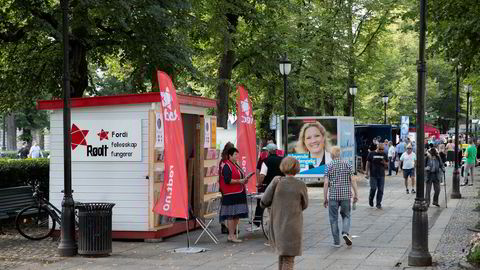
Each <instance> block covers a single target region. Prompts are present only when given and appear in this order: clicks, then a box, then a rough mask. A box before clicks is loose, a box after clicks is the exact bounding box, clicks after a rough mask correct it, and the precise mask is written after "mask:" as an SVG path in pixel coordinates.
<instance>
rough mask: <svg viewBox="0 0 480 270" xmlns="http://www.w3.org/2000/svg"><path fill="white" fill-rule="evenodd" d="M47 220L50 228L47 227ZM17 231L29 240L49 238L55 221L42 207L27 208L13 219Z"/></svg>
mask: <svg viewBox="0 0 480 270" xmlns="http://www.w3.org/2000/svg"><path fill="white" fill-rule="evenodd" d="M49 220H51V221H52V227H49V224H48V223H49ZM15 226H16V228H17V231H18V232H19V233H20V234H21V235H22V236H23V237H25V238H27V239H30V240H42V239H45V238H47V237H49V236H50V235H51V234H52V233H53V231H54V230H55V220H54V219H53V216H52V214H51V213H50V211H49V210H48V209H47V208H46V207H44V206H36V205H35V206H29V207H27V208H24V209H23V210H22V211H20V213H18V215H17V218H16V219H15Z"/></svg>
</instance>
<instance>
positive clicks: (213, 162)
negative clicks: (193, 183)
mask: <svg viewBox="0 0 480 270" xmlns="http://www.w3.org/2000/svg"><path fill="white" fill-rule="evenodd" d="M217 165H218V160H217V159H205V160H204V161H203V167H206V168H207V167H211V166H217Z"/></svg>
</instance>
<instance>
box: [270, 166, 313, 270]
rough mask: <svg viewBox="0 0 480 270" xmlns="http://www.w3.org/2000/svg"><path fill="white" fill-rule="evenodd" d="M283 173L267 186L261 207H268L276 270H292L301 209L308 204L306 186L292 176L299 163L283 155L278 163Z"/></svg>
mask: <svg viewBox="0 0 480 270" xmlns="http://www.w3.org/2000/svg"><path fill="white" fill-rule="evenodd" d="M280 170H281V171H282V172H283V173H284V174H285V176H284V177H283V176H282V177H281V176H277V177H275V178H274V179H273V181H272V182H271V183H270V185H268V188H267V190H266V191H265V193H264V195H263V197H262V201H261V206H262V207H263V208H266V207H270V224H269V236H268V238H269V240H270V244H271V245H272V247H274V248H275V250H276V252H277V254H278V256H279V258H278V269H279V270H290V269H293V264H294V259H295V256H300V255H302V242H303V241H302V240H303V213H302V212H303V210H305V209H306V208H307V206H308V194H307V186H306V185H305V183H303V182H302V181H300V180H298V179H296V178H295V177H294V175H296V174H297V173H298V172H299V171H300V163H299V162H298V160H296V159H295V158H293V157H286V158H284V159H283V160H282V163H280Z"/></svg>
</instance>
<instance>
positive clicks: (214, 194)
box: [203, 192, 222, 202]
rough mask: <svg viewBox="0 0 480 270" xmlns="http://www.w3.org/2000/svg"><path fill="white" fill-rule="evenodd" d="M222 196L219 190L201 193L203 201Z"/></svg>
mask: <svg viewBox="0 0 480 270" xmlns="http://www.w3.org/2000/svg"><path fill="white" fill-rule="evenodd" d="M220 197H222V193H220V192H211V193H207V194H204V195H203V201H204V202H207V201H210V200H213V199H216V198H220Z"/></svg>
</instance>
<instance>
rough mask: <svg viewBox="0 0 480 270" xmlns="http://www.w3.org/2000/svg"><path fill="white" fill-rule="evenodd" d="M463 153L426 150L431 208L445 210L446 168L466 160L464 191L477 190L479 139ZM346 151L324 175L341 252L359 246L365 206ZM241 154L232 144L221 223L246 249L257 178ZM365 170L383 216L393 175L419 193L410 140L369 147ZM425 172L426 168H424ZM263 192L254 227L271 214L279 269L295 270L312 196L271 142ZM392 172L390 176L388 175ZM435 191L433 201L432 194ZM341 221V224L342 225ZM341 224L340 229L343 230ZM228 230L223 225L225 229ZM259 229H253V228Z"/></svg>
mask: <svg viewBox="0 0 480 270" xmlns="http://www.w3.org/2000/svg"><path fill="white" fill-rule="evenodd" d="M464 148H465V149H464V150H463V151H459V153H458V154H457V155H455V154H454V151H455V149H456V147H455V145H453V144H452V140H451V139H449V140H447V141H445V143H440V144H437V145H435V146H434V145H433V144H428V143H426V144H425V164H423V166H421V168H422V169H424V170H425V180H424V181H425V199H426V201H427V203H428V205H430V204H432V205H434V206H437V207H439V206H440V205H439V201H438V200H439V194H440V186H441V185H442V182H443V183H444V179H445V168H446V167H448V166H453V164H454V163H455V157H457V162H460V161H461V160H462V159H463V163H464V164H463V165H462V175H464V182H463V185H473V181H474V179H473V178H474V177H473V168H474V167H475V165H476V163H477V153H478V152H477V145H476V144H475V140H474V139H470V140H469V145H468V146H467V147H464ZM340 152H341V151H340V148H339V147H338V146H333V147H331V148H330V153H329V155H330V159H329V161H328V162H326V168H325V173H324V188H323V190H324V207H325V208H328V216H329V221H330V227H331V234H332V239H333V243H332V246H333V247H336V248H338V247H340V246H341V241H340V240H341V239H342V238H343V240H344V242H345V244H346V245H347V246H351V245H352V244H353V241H352V237H351V236H350V228H351V223H352V219H351V214H352V210H354V209H355V207H356V203H357V202H358V200H359V196H358V191H357V184H356V179H357V178H356V177H354V170H353V168H352V165H351V164H350V163H349V162H348V161H347V160H343V159H341V155H340ZM237 153H238V150H237V149H236V148H235V147H234V145H233V144H231V143H227V145H226V146H225V148H224V150H223V152H222V161H221V162H220V165H219V174H220V191H221V192H222V200H221V208H220V209H221V210H220V222H226V224H227V226H224V227H222V232H225V233H228V238H227V239H228V241H229V242H234V243H240V242H242V240H240V239H238V238H237V235H236V226H237V224H238V221H239V219H240V218H246V217H248V214H249V211H248V205H247V195H246V183H247V182H248V181H249V177H250V176H251V175H252V174H250V175H245V172H243V170H242V169H241V167H240V166H239V165H238V163H237V160H236V156H237ZM364 164H365V165H364V166H363V169H364V172H365V177H366V178H367V179H368V180H369V184H370V192H369V196H368V203H369V205H370V206H371V207H376V208H377V209H379V210H382V209H383V208H382V200H383V194H384V187H385V177H386V176H392V175H393V173H395V175H398V174H399V173H401V174H402V176H403V179H404V182H405V192H406V194H415V193H416V190H415V188H416V178H415V176H416V169H417V156H416V144H415V141H412V140H410V138H406V139H405V140H402V141H400V142H399V143H398V144H396V145H395V144H394V143H393V142H392V141H388V140H385V141H383V142H381V141H380V140H379V138H375V139H374V140H373V141H372V144H371V145H370V146H369V147H368V155H366V158H365V163H364ZM419 168H420V167H419ZM256 169H257V171H256V175H257V189H258V192H259V193H263V196H262V197H261V199H258V200H257V205H256V209H255V214H254V217H253V219H252V223H253V224H254V225H255V226H260V225H261V222H262V217H263V215H264V212H265V211H266V209H267V208H268V214H269V215H270V219H269V220H270V222H269V224H268V227H269V228H268V230H267V232H268V239H269V241H270V245H271V246H272V247H273V248H274V249H275V251H276V253H277V255H278V256H279V269H293V265H294V258H295V256H300V255H301V254H302V239H303V214H302V213H303V211H304V210H305V209H306V208H307V207H308V192H307V188H306V185H305V183H304V182H303V181H301V180H300V179H298V178H296V177H295V175H297V174H298V173H299V171H300V164H299V161H298V160H296V159H295V158H294V157H283V153H281V154H279V150H278V149H277V146H276V144H275V143H274V141H273V140H269V141H268V142H267V144H266V145H265V146H264V147H263V148H262V149H261V151H260V155H259V159H258V163H257V167H256ZM386 171H387V172H388V174H386ZM432 188H433V190H434V194H433V196H431V190H432ZM339 217H340V218H341V220H339ZM339 221H340V226H339ZM222 226H223V225H222ZM252 226H253V225H252Z"/></svg>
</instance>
